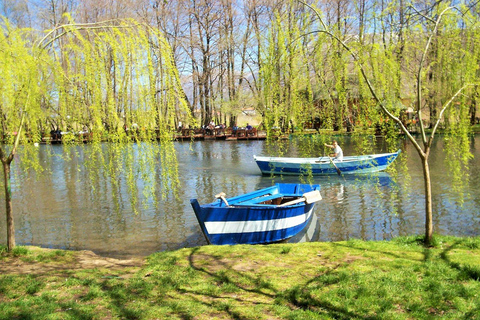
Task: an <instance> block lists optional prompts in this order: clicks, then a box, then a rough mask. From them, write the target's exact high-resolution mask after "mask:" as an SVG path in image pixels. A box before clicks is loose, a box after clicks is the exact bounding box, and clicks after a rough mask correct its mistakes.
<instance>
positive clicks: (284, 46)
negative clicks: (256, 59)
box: [259, 5, 313, 137]
mask: <svg viewBox="0 0 480 320" xmlns="http://www.w3.org/2000/svg"><path fill="white" fill-rule="evenodd" d="M305 20H306V18H305ZM299 22H301V23H303V24H304V23H305V21H304V20H301V17H299V16H298V15H296V12H295V8H294V6H293V5H291V6H290V7H288V9H287V10H286V12H283V13H282V12H279V11H277V12H276V15H275V19H274V21H273V22H272V26H271V28H270V30H269V32H268V35H267V40H266V45H265V47H264V48H265V51H264V52H262V59H261V60H262V61H261V68H260V72H259V79H260V82H261V87H262V90H261V93H262V97H261V108H260V112H261V113H262V115H263V121H264V125H265V128H266V130H267V136H268V137H271V136H274V135H275V134H274V133H276V132H277V131H272V129H281V130H282V131H286V130H288V129H289V128H290V129H292V126H298V127H303V126H304V123H305V122H306V121H308V120H309V119H308V118H306V117H305V114H312V110H310V109H311V108H312V106H313V103H312V90H311V86H310V79H309V71H308V68H307V64H306V63H305V61H306V60H307V57H306V55H305V52H304V46H302V45H300V44H298V42H296V41H295V40H297V39H299V38H300V34H301V31H300V30H299V28H298V26H297V25H298V23H299Z"/></svg>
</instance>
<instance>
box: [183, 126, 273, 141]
mask: <svg viewBox="0 0 480 320" xmlns="http://www.w3.org/2000/svg"><path fill="white" fill-rule="evenodd" d="M266 138H267V134H266V133H265V132H263V131H258V130H257V129H256V128H252V129H250V130H249V129H246V128H238V129H236V130H233V129H232V128H215V129H208V128H207V129H181V130H179V132H178V134H177V135H176V136H175V139H176V140H179V141H184V140H192V139H193V140H265V139H266Z"/></svg>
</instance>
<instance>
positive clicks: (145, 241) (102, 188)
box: [0, 138, 480, 257]
mask: <svg viewBox="0 0 480 320" xmlns="http://www.w3.org/2000/svg"><path fill="white" fill-rule="evenodd" d="M477 139H478V138H476V139H474V141H472V153H474V155H475V158H474V159H473V160H472V163H471V166H470V169H469V170H470V171H469V176H470V179H469V180H468V184H467V186H468V188H467V189H463V190H460V191H461V192H457V191H454V190H452V188H451V183H452V180H451V179H450V178H449V176H448V174H447V172H448V170H447V169H448V168H447V167H446V166H445V163H444V154H443V152H442V148H443V144H442V141H441V140H438V141H437V143H436V145H435V146H434V150H433V151H432V159H431V168H432V183H433V185H432V188H433V195H434V196H433V200H434V222H435V232H437V233H441V234H452V235H478V234H479V231H480V224H479V222H480V214H479V212H478V209H477V208H478V206H479V204H480V192H479V191H480V169H479V168H480V166H479V165H478V164H479V160H478V159H480V151H479V150H478V143H476V140H477ZM341 143H342V147H343V149H344V152H345V153H346V154H353V153H354V148H355V146H354V143H353V142H351V141H349V140H348V139H344V140H343V141H341ZM383 147H384V146H383V145H382V144H379V146H378V147H377V149H376V150H374V151H375V152H384V151H385V150H384V149H382V148H383ZM89 148H90V147H89V146H88V145H86V146H82V147H79V148H78V149H77V150H75V151H72V153H71V154H70V155H68V157H67V154H66V151H65V149H64V148H63V147H62V146H50V147H46V146H41V147H40V148H39V151H38V152H39V157H40V160H41V163H42V164H43V166H44V167H45V169H47V170H49V171H50V172H51V173H50V174H44V175H39V176H36V175H35V174H34V173H32V172H28V173H26V174H24V173H23V171H22V170H21V168H20V167H19V166H18V165H17V164H16V166H15V168H14V173H15V177H14V182H13V192H14V193H13V197H14V199H13V205H14V210H15V211H14V217H15V226H16V239H17V243H18V244H33V245H40V246H45V247H53V248H67V249H89V250H93V251H95V252H97V253H99V254H104V255H109V256H114V257H128V256H131V255H148V254H150V253H152V252H156V251H162V250H174V249H178V248H182V247H192V246H199V245H205V244H206V241H205V239H204V237H203V234H202V233H201V231H200V228H199V227H198V223H197V221H196V218H195V215H194V213H193V210H192V208H191V207H190V202H189V200H190V199H191V198H198V199H199V202H200V203H206V202H211V201H213V197H214V195H215V194H217V193H220V192H225V193H226V194H227V196H235V195H239V194H243V193H247V192H250V191H252V190H255V189H261V188H265V187H268V186H270V185H272V184H273V183H275V182H291V183H318V184H320V185H321V193H322V197H323V200H322V201H320V202H319V203H318V204H317V205H316V209H315V213H316V217H317V223H316V225H318V227H319V230H317V231H319V232H317V233H315V235H311V236H310V237H313V240H318V241H337V240H345V239H349V238H361V239H376V240H383V239H390V238H392V237H394V236H398V235H410V234H422V233H423V230H424V198H423V174H422V171H421V169H420V168H419V161H418V156H417V155H416V153H415V150H413V148H412V147H411V145H409V144H408V143H407V144H405V145H403V146H402V154H401V157H400V158H399V159H397V160H396V162H395V163H394V164H395V166H394V169H396V170H397V174H394V175H391V174H388V173H380V174H374V175H346V176H337V175H334V176H327V177H308V176H301V177H291V176H283V177H282V176H280V177H268V176H267V177H264V176H261V174H260V171H259V169H258V167H257V166H256V164H255V162H254V160H253V155H268V154H269V152H271V151H270V150H271V149H269V150H268V151H267V147H266V144H265V142H264V141H244V142H235V141H203V142H200V141H197V142H194V143H192V144H190V143H189V142H179V143H176V150H177V152H178V159H179V174H180V179H181V181H180V183H181V193H180V197H179V198H178V199H177V198H175V197H174V196H172V195H167V197H166V198H162V195H161V194H160V193H159V192H158V188H157V193H156V197H155V198H156V199H148V198H146V197H145V194H144V191H145V189H146V188H149V187H152V186H156V187H158V186H159V185H161V184H162V183H165V182H164V181H163V180H162V177H161V172H160V169H159V168H158V167H155V166H153V165H152V163H144V164H142V165H145V166H146V168H147V169H148V170H149V172H150V174H149V175H148V176H147V177H142V176H141V175H137V176H135V188H133V189H132V186H131V184H130V183H129V181H128V179H127V178H126V177H125V176H124V175H122V174H119V175H117V176H116V177H115V178H114V179H112V178H109V177H108V175H106V173H105V172H104V171H102V170H98V171H88V170H85V168H84V167H86V166H88V165H89V163H91V162H92V161H94V159H93V158H92V157H93V156H92V153H91V150H89ZM104 148H105V146H104ZM277 148H282V149H283V150H285V152H286V155H290V156H297V155H298V154H299V152H302V154H303V155H305V156H312V155H314V154H315V150H313V149H312V150H310V151H309V150H303V149H302V148H301V146H299V145H297V144H296V142H295V141H281V142H279V145H278V146H277ZM308 153H309V154H308ZM107 154H109V153H108V152H106V151H105V153H104V155H105V156H107ZM140 154H141V151H140V149H138V148H137V149H132V150H130V151H128V152H127V151H126V150H123V151H118V152H117V153H111V157H112V159H111V160H112V161H114V160H115V161H117V160H119V159H121V158H122V157H127V156H128V157H133V158H135V159H137V158H138V157H139V155H140ZM405 155H407V156H405ZM65 158H71V160H65ZM18 160H19V161H21V160H22V159H21V157H20V158H19V159H18ZM19 161H16V163H18V162H19ZM119 163H120V162H119ZM134 163H135V165H137V163H136V162H134ZM138 165H140V164H139V163H138ZM135 168H136V167H135V166H132V167H131V168H130V169H132V170H134V169H135ZM465 190H468V192H467V191H465ZM132 194H133V195H134V196H133V197H132V196H131V195H132ZM1 197H2V200H3V194H1ZM460 200H461V201H460ZM5 233H6V228H5V219H0V242H1V243H4V242H5V241H6V234H5Z"/></svg>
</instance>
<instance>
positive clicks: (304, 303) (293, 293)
mask: <svg viewBox="0 0 480 320" xmlns="http://www.w3.org/2000/svg"><path fill="white" fill-rule="evenodd" d="M197 251H198V248H194V249H193V250H192V252H191V253H190V255H189V263H190V267H191V268H193V269H194V270H196V271H198V272H202V273H204V274H206V275H208V276H209V277H211V278H212V279H213V281H215V282H216V283H217V284H229V285H232V286H234V287H235V288H237V289H239V290H242V291H245V292H248V293H253V294H257V295H263V296H264V297H266V298H270V299H272V300H271V301H272V302H271V303H270V304H271V305H272V306H273V305H284V306H288V307H289V308H290V310H291V311H292V312H293V311H296V310H298V309H302V310H304V311H311V312H313V313H317V314H319V315H320V314H323V315H328V316H333V317H334V318H335V319H372V320H374V319H380V318H382V317H368V316H363V315H360V314H356V313H354V312H350V311H348V310H347V309H346V308H342V307H338V306H335V305H333V304H332V303H329V302H326V301H321V300H319V299H317V298H316V297H314V296H313V295H312V294H311V292H310V291H309V289H305V288H306V287H307V286H309V285H310V284H312V283H315V282H322V283H323V284H324V285H334V284H335V283H336V282H335V281H333V282H331V283H329V284H327V283H326V282H328V281H319V279H321V278H322V277H323V276H327V277H328V276H330V275H331V274H333V272H334V271H335V269H337V268H338V267H340V266H341V265H342V264H338V265H336V266H335V267H334V268H331V269H330V270H329V271H327V272H325V273H322V274H321V275H319V276H316V277H314V278H312V279H310V280H308V281H306V282H305V283H304V284H301V285H295V286H293V287H291V288H288V289H286V290H283V291H282V290H280V289H278V288H275V285H273V284H272V283H271V282H270V281H268V280H266V279H262V278H261V276H259V277H256V278H255V277H252V276H249V275H248V274H247V272H242V271H238V270H234V269H233V266H232V265H229V264H228V263H226V262H225V261H221V260H220V259H219V258H218V257H215V256H208V258H210V259H213V260H214V261H215V264H216V266H217V268H218V270H220V271H219V272H216V271H212V270H208V269H206V268H204V267H201V266H198V265H196V263H195V254H196V253H197ZM202 256H203V258H205V257H207V256H205V255H204V254H202ZM209 265H211V264H209ZM225 270H228V272H232V275H231V276H228V275H226V274H225V272H224V271H225ZM241 283H248V284H253V285H252V286H250V285H243V284H241ZM195 294H198V295H205V294H206V295H207V296H208V297H210V298H222V299H225V296H216V295H212V294H210V293H205V292H195ZM235 300H237V301H239V302H244V303H252V302H253V303H254V304H258V303H256V302H255V301H254V300H255V297H253V298H252V301H248V299H243V300H241V299H238V298H235ZM199 302H201V303H204V304H205V302H202V301H199ZM265 304H266V303H265ZM206 305H208V306H209V307H215V305H214V304H213V303H209V304H206ZM319 310H321V311H319ZM218 311H222V312H227V313H228V314H229V315H230V316H231V317H232V319H244V317H242V316H241V315H240V314H238V313H232V312H231V310H228V308H227V309H225V308H222V309H218Z"/></svg>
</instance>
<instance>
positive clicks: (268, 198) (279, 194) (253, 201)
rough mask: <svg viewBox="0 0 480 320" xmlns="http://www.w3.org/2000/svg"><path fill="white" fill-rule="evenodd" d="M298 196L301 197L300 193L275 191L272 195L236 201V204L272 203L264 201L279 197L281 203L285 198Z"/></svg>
mask: <svg viewBox="0 0 480 320" xmlns="http://www.w3.org/2000/svg"><path fill="white" fill-rule="evenodd" d="M298 197H299V195H298V194H283V193H275V194H271V195H268V196H264V197H258V198H254V199H250V200H247V201H242V202H237V203H235V205H237V206H251V205H271V204H263V203H262V202H266V201H271V200H275V199H279V200H280V201H278V202H279V203H278V204H280V203H281V200H283V199H285V198H289V199H292V198H298ZM272 202H273V201H272ZM273 204H275V203H273Z"/></svg>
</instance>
